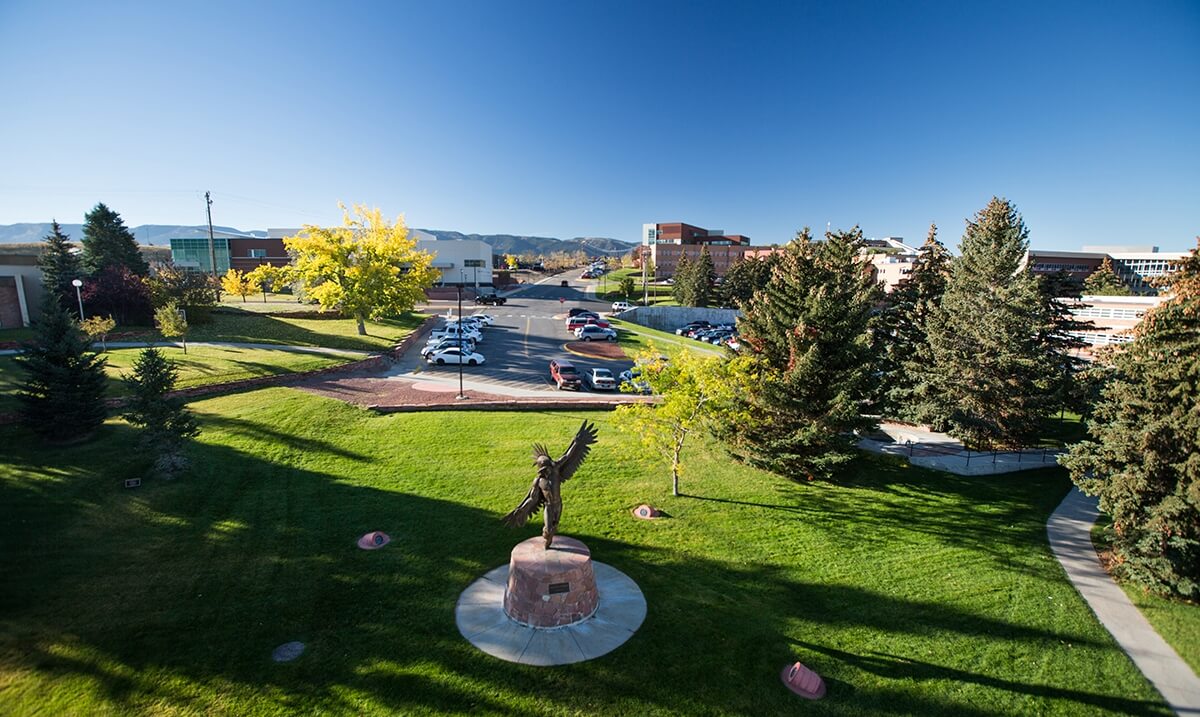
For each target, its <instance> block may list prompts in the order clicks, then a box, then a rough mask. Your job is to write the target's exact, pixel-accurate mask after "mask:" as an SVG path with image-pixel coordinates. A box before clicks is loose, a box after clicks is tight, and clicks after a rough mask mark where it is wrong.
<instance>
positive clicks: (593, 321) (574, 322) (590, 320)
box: [567, 316, 608, 333]
mask: <svg viewBox="0 0 1200 717" xmlns="http://www.w3.org/2000/svg"><path fill="white" fill-rule="evenodd" d="M581 326H599V327H600V328H602V329H607V328H608V322H607V321H605V320H604V319H600V318H596V317H594V316H576V317H575V318H573V319H567V331H570V332H571V333H575V331H576V329H578V328H579V327H581Z"/></svg>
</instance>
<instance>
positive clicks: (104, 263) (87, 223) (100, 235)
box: [83, 203, 150, 276]
mask: <svg viewBox="0 0 1200 717" xmlns="http://www.w3.org/2000/svg"><path fill="white" fill-rule="evenodd" d="M83 220H84V221H83V267H84V268H85V269H87V271H88V273H90V274H98V273H100V272H101V271H103V270H104V269H107V268H109V267H113V266H116V267H122V266H123V267H125V268H127V269H129V270H130V271H131V272H133V273H134V274H137V275H138V276H147V275H149V274H150V265H149V264H147V263H146V260H145V259H144V258H143V257H142V253H141V251H139V250H138V245H137V240H136V239H134V237H133V233H132V232H130V231H129V229H127V228H126V227H125V221H124V220H123V219H121V215H120V214H117V213H116V212H114V211H113V210H111V209H109V208H108V207H106V206H104V204H103V203H100V204H97V205H96V206H95V208H93V209H92V211H90V212H88V213H87V214H84V215H83Z"/></svg>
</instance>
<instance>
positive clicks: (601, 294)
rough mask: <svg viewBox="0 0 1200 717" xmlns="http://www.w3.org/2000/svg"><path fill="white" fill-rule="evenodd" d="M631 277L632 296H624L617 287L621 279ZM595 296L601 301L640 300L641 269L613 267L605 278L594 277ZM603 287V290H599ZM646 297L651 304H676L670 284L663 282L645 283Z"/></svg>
mask: <svg viewBox="0 0 1200 717" xmlns="http://www.w3.org/2000/svg"><path fill="white" fill-rule="evenodd" d="M626 276H628V277H631V278H632V279H633V283H634V287H635V288H634V292H633V297H632V298H630V297H626V296H625V295H624V294H622V293H621V292H620V290H619V289H618V285H619V284H620V282H621V279H622V278H624V277H626ZM595 281H596V297H597V298H599V299H600V300H601V301H623V300H629V301H631V302H634V303H639V304H640V303H641V301H642V296H643V294H642V270H641V269H615V270H613V271H610V272H609V273H608V278H607V279H596V280H595ZM601 289H603V291H601ZM645 294H646V296H647V298H648V299H649V303H650V304H651V305H658V304H661V305H663V306H677V305H678V303H677V302H676V301H675V297H674V296H673V295H672V294H671V286H669V285H665V284H647V286H646V292H645Z"/></svg>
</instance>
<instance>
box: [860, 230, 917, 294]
mask: <svg viewBox="0 0 1200 717" xmlns="http://www.w3.org/2000/svg"><path fill="white" fill-rule="evenodd" d="M865 243H866V247H864V248H863V250H862V251H863V253H865V254H866V255H867V256H868V258H870V260H871V275H872V276H873V277H874V278H875V281H877V282H879V283H881V284H883V290H884V291H886V292H888V293H891V292H892V290H893V289H895V288H896V285H897V284H899V283H900V282H901V281H902V280H904V279H905V278H907V277H908V275H909V274H911V273H912V269H913V262H914V261H916V259H917V255H918V254H919V252H918V250H916V249H914V248H913V247H911V246H909V245H907V244H905V243H904V238H903V237H883V238H882V239H867V240H866V242H865Z"/></svg>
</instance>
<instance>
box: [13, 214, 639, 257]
mask: <svg viewBox="0 0 1200 717" xmlns="http://www.w3.org/2000/svg"><path fill="white" fill-rule="evenodd" d="M59 226H60V227H62V230H63V232H64V233H65V234H67V235H68V236H70V238H71V241H74V242H78V241H79V240H80V239H81V238H83V225H82V224H60V225H59ZM130 231H132V232H133V236H134V237H136V238H137V241H138V244H143V245H152V246H163V247H165V246H168V245H169V244H170V240H171V239H172V238H190V237H207V236H208V226H207V225H199V226H184V225H170V224H141V225H139V226H136V227H132V228H131V229H130ZM213 231H214V232H220V233H222V234H226V235H229V234H236V235H240V236H256V237H265V236H266V235H267V233H266V232H265V231H262V230H259V229H255V230H252V231H242V230H240V229H235V228H233V227H219V226H215V225H214V226H213ZM420 231H423V232H426V233H428V234H432V235H433V236H435V237H437V238H438V239H478V240H480V241H482V242H484V243H486V244H488V245H489V246H491V247H492V250H493V251H494V252H495V253H497V254H518V255H519V254H524V253H527V252H532V253H534V254H550V253H552V252H556V251H565V252H575V251H580V250H582V251H584V252H586V253H587V254H588V255H589V256H603V255H609V256H612V255H617V254H623V253H625V252H628V251H629V250H630V249H632V248H633V246H634V245H633V244H632V243H630V242H626V241H621V240H619V239H609V238H605V237H575V238H574V239H558V238H555V237H527V236H516V235H513V234H463V233H462V232H454V231H446V230H442V229H421V230H420ZM49 233H50V224H49V223H44V224H39V223H31V222H30V223H23V224H6V225H0V244H29V243H34V242H39V241H41V240H42V239H43V238H44V237H45V236H46V235H47V234H49Z"/></svg>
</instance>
